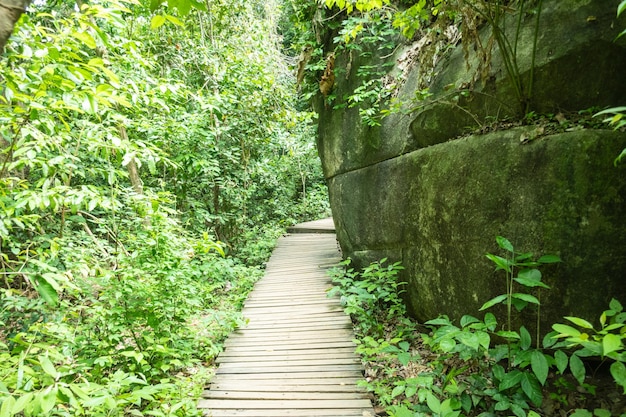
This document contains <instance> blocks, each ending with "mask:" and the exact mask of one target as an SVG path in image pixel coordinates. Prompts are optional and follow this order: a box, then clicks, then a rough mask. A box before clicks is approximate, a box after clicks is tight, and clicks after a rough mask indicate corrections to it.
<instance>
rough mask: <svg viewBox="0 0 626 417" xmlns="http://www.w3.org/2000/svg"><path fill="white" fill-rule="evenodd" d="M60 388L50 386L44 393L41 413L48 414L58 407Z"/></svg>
mask: <svg viewBox="0 0 626 417" xmlns="http://www.w3.org/2000/svg"><path fill="white" fill-rule="evenodd" d="M58 390H59V389H58V387H57V386H56V385H52V386H49V387H48V388H46V389H45V390H44V391H43V395H42V396H41V411H42V412H43V413H44V415H45V414H48V413H49V412H50V411H52V409H53V408H54V406H55V405H56V399H57V393H58Z"/></svg>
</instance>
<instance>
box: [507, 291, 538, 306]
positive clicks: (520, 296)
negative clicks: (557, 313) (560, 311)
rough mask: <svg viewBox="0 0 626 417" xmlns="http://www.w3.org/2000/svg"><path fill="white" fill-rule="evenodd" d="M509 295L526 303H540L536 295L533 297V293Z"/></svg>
mask: <svg viewBox="0 0 626 417" xmlns="http://www.w3.org/2000/svg"><path fill="white" fill-rule="evenodd" d="M511 297H512V298H515V299H516V300H520V301H524V302H527V303H532V304H537V305H539V304H540V303H539V300H538V299H537V297H535V296H534V295H530V294H524V293H515V294H511Z"/></svg>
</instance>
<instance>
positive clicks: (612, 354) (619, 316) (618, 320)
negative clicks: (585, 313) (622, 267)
mask: <svg viewBox="0 0 626 417" xmlns="http://www.w3.org/2000/svg"><path fill="white" fill-rule="evenodd" d="M565 319H566V320H568V321H569V322H570V323H572V324H574V325H575V326H577V327H578V328H580V329H581V330H579V329H577V328H576V327H572V326H570V325H569V324H554V325H553V326H552V328H553V329H554V330H555V331H556V332H557V334H556V335H555V336H554V337H555V338H558V339H563V343H562V345H564V346H566V347H567V348H570V349H571V348H578V349H577V350H576V351H575V352H574V353H573V354H572V355H571V356H570V358H569V362H570V367H571V368H572V374H573V375H574V377H576V379H577V380H578V382H579V383H580V384H583V383H584V379H585V373H586V372H585V367H584V365H582V361H581V360H580V359H579V358H580V357H583V358H584V357H600V358H601V359H602V360H603V361H606V360H608V361H613V363H612V364H611V368H610V371H611V375H612V376H613V379H614V380H615V382H616V383H617V384H618V385H619V386H621V387H622V388H623V389H624V394H626V366H625V364H626V312H624V311H623V307H622V304H621V303H620V302H619V301H617V300H616V299H612V300H611V302H610V304H609V309H608V310H606V311H604V312H603V313H602V315H601V316H600V320H599V321H600V329H598V330H596V329H595V327H594V326H593V324H591V323H589V322H588V321H587V320H585V319H582V318H580V317H565ZM556 364H557V367H558V368H559V370H560V371H561V372H562V371H563V370H564V368H565V367H566V366H567V358H566V357H561V359H560V360H557V363H556Z"/></svg>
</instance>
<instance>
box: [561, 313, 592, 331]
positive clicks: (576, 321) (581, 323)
mask: <svg viewBox="0 0 626 417" xmlns="http://www.w3.org/2000/svg"><path fill="white" fill-rule="evenodd" d="M565 319H567V320H569V321H571V322H572V323H574V324H575V325H577V326H580V327H582V328H583V329H593V324H591V323H589V322H588V321H587V320H585V319H581V318H580V317H569V316H567V317H565Z"/></svg>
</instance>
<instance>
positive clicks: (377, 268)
mask: <svg viewBox="0 0 626 417" xmlns="http://www.w3.org/2000/svg"><path fill="white" fill-rule="evenodd" d="M386 261H387V259H386V258H384V259H381V260H380V261H378V262H374V263H372V264H370V265H369V266H367V267H365V268H364V269H363V270H362V271H361V272H356V271H355V270H354V269H352V268H350V269H348V270H345V271H344V270H341V269H335V270H333V271H331V276H332V280H333V282H334V283H335V284H336V286H334V287H333V288H331V289H330V290H329V291H328V295H329V296H334V295H336V294H339V295H340V296H341V303H342V304H343V306H344V309H345V311H346V313H348V314H350V315H351V316H354V317H356V318H357V329H358V330H359V331H360V333H361V334H363V335H372V336H375V337H381V336H382V335H383V332H384V329H383V322H384V320H385V319H390V318H392V317H396V316H399V315H403V314H404V313H405V306H404V302H403V301H402V298H400V295H401V294H402V293H403V292H404V291H405V290H404V289H403V286H404V284H405V283H404V282H399V281H398V273H399V272H400V271H401V270H403V269H404V267H403V266H402V265H401V264H400V262H396V263H394V264H390V265H387V266H384V265H383V264H384V263H385V262H386ZM350 263H351V260H350V259H348V260H346V261H344V262H342V263H341V265H343V266H348V265H349V264H350Z"/></svg>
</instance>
